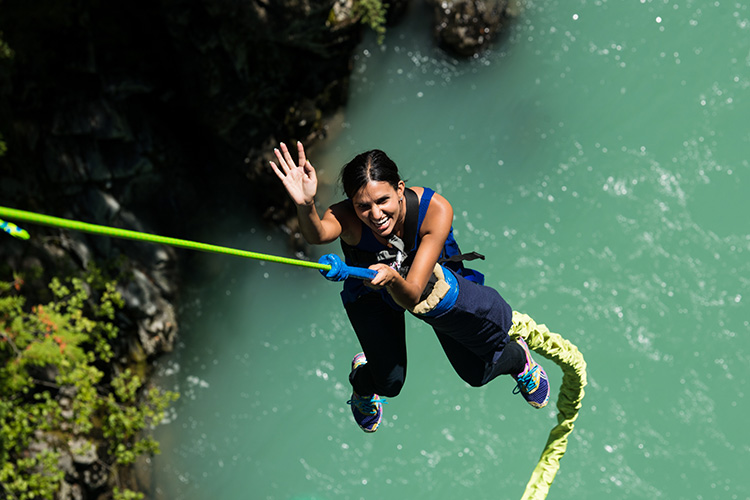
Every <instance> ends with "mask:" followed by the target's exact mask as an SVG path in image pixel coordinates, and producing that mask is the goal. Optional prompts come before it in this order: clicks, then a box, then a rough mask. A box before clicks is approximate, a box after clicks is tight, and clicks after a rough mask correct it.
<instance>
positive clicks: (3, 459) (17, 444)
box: [0, 275, 177, 500]
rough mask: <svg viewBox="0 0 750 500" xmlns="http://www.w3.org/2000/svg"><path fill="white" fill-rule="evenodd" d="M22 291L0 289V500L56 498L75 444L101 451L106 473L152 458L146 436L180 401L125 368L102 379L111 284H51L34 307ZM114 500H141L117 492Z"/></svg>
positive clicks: (115, 299) (115, 297) (3, 285)
mask: <svg viewBox="0 0 750 500" xmlns="http://www.w3.org/2000/svg"><path fill="white" fill-rule="evenodd" d="M94 283H95V284H96V285H98V286H96V287H92V284H94ZM22 285H23V280H22V279H21V277H19V276H15V277H14V280H13V281H11V282H0V484H1V485H2V490H0V496H7V497H9V498H17V499H19V500H20V499H32V498H52V497H53V495H54V493H55V492H56V491H57V490H58V489H59V486H60V482H61V481H62V479H63V472H61V471H60V467H59V465H58V459H59V457H60V455H61V453H62V452H64V451H65V452H67V451H68V450H66V449H65V447H67V446H68V443H70V442H72V441H73V440H82V442H87V443H97V445H94V444H92V446H96V451H97V456H98V459H99V460H100V461H102V462H103V463H104V465H106V466H107V467H108V468H113V467H114V468H116V467H117V466H127V465H130V464H132V463H133V462H134V461H135V459H136V458H137V457H138V456H139V455H141V454H144V453H158V451H159V447H158V443H157V442H156V441H154V439H153V438H152V437H150V436H149V435H147V432H148V431H149V430H150V429H151V428H153V426H155V425H156V424H158V422H159V421H160V420H161V419H162V418H163V416H164V412H165V410H166V409H167V407H168V406H169V404H170V403H171V402H172V401H174V400H175V399H176V398H177V395H176V394H174V393H172V392H161V391H159V390H158V389H156V388H153V387H146V386H145V385H144V382H143V380H141V379H140V378H139V377H137V376H134V375H133V373H132V372H131V371H130V370H129V369H124V370H120V371H119V373H116V374H107V373H105V372H103V371H102V369H106V368H105V367H108V366H109V367H111V366H112V365H111V363H110V361H111V360H112V357H113V352H112V347H111V341H112V340H113V339H114V338H115V337H116V336H117V333H118V331H117V328H116V327H115V326H114V325H113V324H112V323H111V321H112V319H113V318H114V315H115V311H116V309H117V308H118V307H122V299H121V298H120V296H119V294H118V293H117V292H116V290H115V285H114V283H111V282H104V281H103V280H102V279H101V276H98V275H94V276H87V278H86V279H78V278H73V279H71V280H68V281H67V282H65V283H63V282H62V281H60V280H59V279H56V278H55V279H53V280H52V281H51V282H50V284H49V289H50V291H51V293H52V297H53V300H52V301H51V302H49V303H48V304H37V305H34V306H31V307H30V308H29V307H26V299H25V298H24V296H23V295H22V294H21V289H22ZM93 295H95V296H96V300H94V299H93V298H92V296H93ZM95 424H96V425H95ZM102 437H103V439H102ZM53 438H54V439H53ZM70 451H72V452H73V453H77V452H78V453H80V452H81V450H70ZM3 490H4V491H3ZM3 494H4V495H3ZM115 498H119V499H122V500H128V499H136V498H142V496H139V494H138V493H135V492H132V491H130V490H127V489H118V490H117V493H115Z"/></svg>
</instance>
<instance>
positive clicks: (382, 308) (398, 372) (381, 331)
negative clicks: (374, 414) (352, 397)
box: [344, 293, 406, 397]
mask: <svg viewBox="0 0 750 500" xmlns="http://www.w3.org/2000/svg"><path fill="white" fill-rule="evenodd" d="M344 307H345V308H346V313H347V315H348V316H349V321H351V324H352V327H353V328H354V332H355V333H356V334H357V338H358V339H359V344H360V345H361V346H362V350H363V351H364V353H365V357H366V358H367V364H365V365H363V366H361V367H359V368H358V369H357V370H356V371H354V372H353V373H352V375H351V376H350V382H351V384H352V387H353V388H354V392H356V393H357V394H359V395H361V396H364V395H370V394H378V395H380V396H387V397H394V396H397V395H398V394H399V392H401V388H402V387H403V385H404V380H405V379H406V326H405V321H404V312H403V311H397V310H395V309H393V308H392V307H391V306H390V305H388V304H387V303H385V302H384V301H383V299H382V298H381V297H380V295H379V294H378V293H368V294H366V295H363V296H362V297H360V298H358V299H357V300H356V301H355V302H352V303H349V304H346V305H345V306H344Z"/></svg>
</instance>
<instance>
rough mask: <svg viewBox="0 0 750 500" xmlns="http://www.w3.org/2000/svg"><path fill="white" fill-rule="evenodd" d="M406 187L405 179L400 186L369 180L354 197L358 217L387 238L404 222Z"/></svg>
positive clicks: (376, 232)
mask: <svg viewBox="0 0 750 500" xmlns="http://www.w3.org/2000/svg"><path fill="white" fill-rule="evenodd" d="M404 189H405V185H404V182H403V181H400V182H399V183H398V188H394V187H393V186H391V185H390V184H389V183H387V182H384V181H370V182H368V183H367V184H366V185H364V186H363V187H362V188H360V190H359V191H357V193H356V194H355V195H354V197H353V198H352V203H353V204H354V211H355V212H356V213H357V217H359V218H360V220H361V221H362V222H364V223H365V224H367V226H368V227H369V228H370V229H372V230H373V232H374V233H375V234H376V235H378V236H380V237H382V238H386V239H387V238H388V237H389V236H391V235H393V234H395V232H396V230H397V229H400V228H401V225H402V224H403V218H404V203H403V201H402V200H403V197H404Z"/></svg>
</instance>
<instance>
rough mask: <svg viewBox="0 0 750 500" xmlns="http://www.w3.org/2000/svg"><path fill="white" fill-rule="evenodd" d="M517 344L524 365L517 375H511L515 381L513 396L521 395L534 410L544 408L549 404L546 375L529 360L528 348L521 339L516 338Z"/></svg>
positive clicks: (538, 366) (542, 369)
mask: <svg viewBox="0 0 750 500" xmlns="http://www.w3.org/2000/svg"><path fill="white" fill-rule="evenodd" d="M517 342H518V343H519V344H520V345H521V347H523V350H524V352H525V353H526V365H525V366H524V367H523V371H522V372H521V373H519V374H518V375H512V377H513V378H514V379H515V380H516V387H515V388H514V389H513V394H518V393H521V395H522V396H523V398H524V399H525V400H526V402H528V403H529V404H530V405H531V406H533V407H534V408H544V407H545V406H547V403H548V402H549V381H548V380H547V374H546V373H545V371H544V368H542V367H541V366H540V365H538V364H537V363H535V362H534V360H533V359H531V352H530V351H529V346H528V345H526V341H524V340H523V338H521V337H518V340H517Z"/></svg>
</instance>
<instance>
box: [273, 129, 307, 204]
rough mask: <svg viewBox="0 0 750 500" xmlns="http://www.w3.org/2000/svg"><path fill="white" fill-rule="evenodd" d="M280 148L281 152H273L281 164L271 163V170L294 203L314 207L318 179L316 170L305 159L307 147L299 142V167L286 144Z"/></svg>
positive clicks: (275, 150) (282, 144)
mask: <svg viewBox="0 0 750 500" xmlns="http://www.w3.org/2000/svg"><path fill="white" fill-rule="evenodd" d="M280 147H281V151H279V150H278V149H274V150H273V152H274V154H275V155H276V159H277V160H278V162H279V164H278V166H277V165H276V164H275V163H274V162H270V163H271V168H273V171H274V172H276V175H277V176H278V178H279V179H281V182H282V183H283V184H284V187H285V188H286V191H287V193H289V196H290V197H291V198H292V201H294V203H296V204H297V205H312V204H313V202H314V201H315V193H316V192H317V190H318V178H317V177H316V176H315V169H314V168H313V166H312V164H311V163H310V161H309V160H308V159H307V158H306V157H305V147H304V146H303V145H302V143H301V142H297V158H298V162H299V166H297V165H296V164H295V163H294V160H293V159H292V155H291V154H290V153H289V149H288V148H287V147H286V144H284V143H283V142H282V143H281V145H280Z"/></svg>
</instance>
